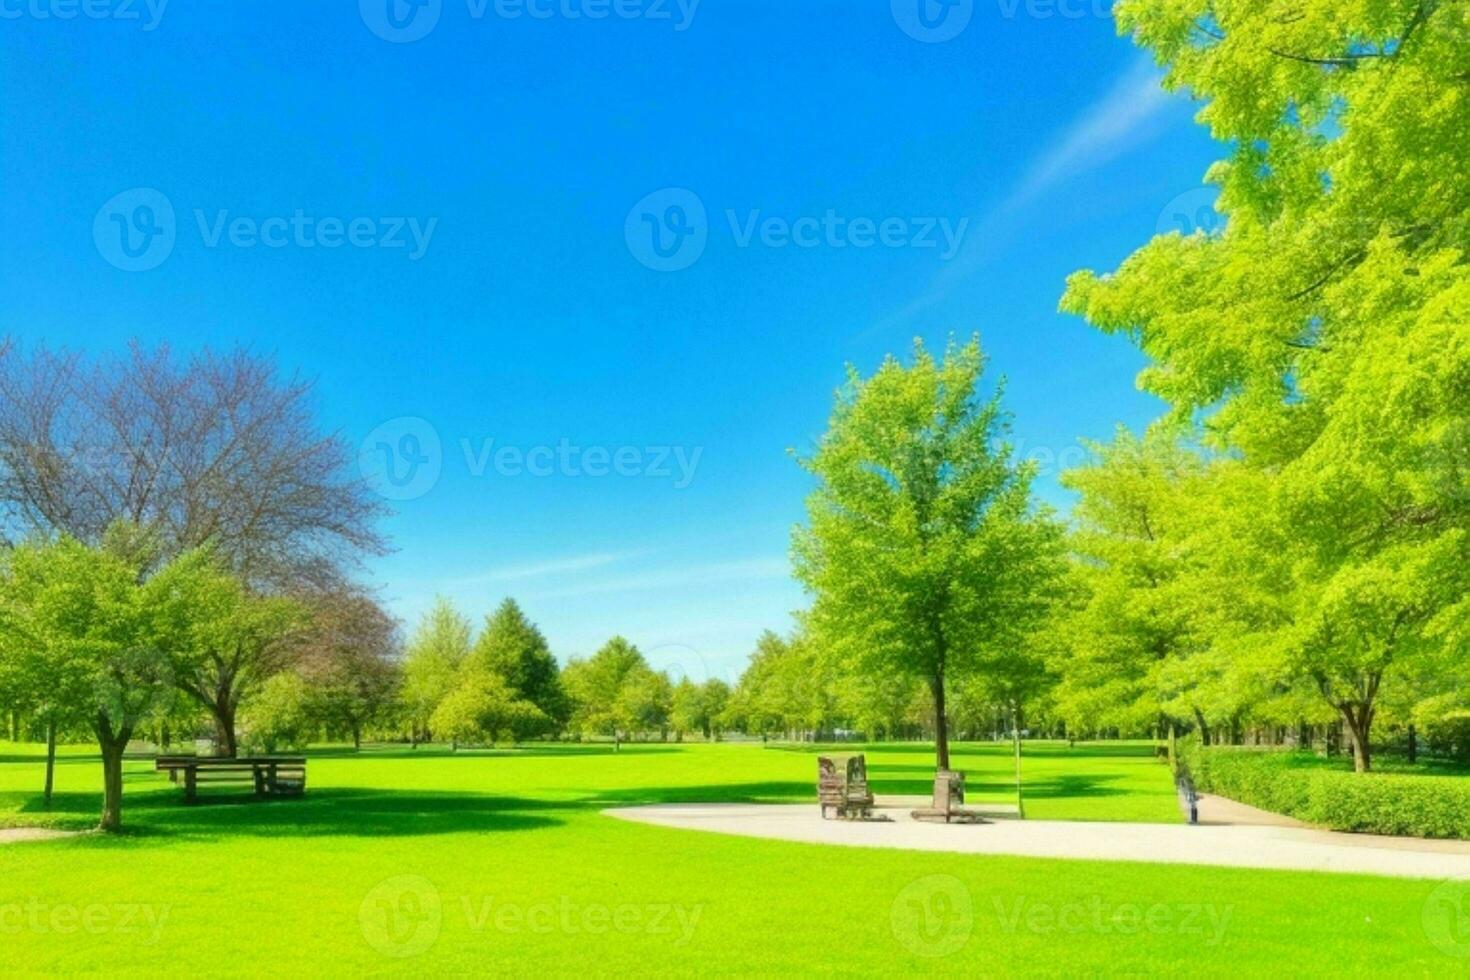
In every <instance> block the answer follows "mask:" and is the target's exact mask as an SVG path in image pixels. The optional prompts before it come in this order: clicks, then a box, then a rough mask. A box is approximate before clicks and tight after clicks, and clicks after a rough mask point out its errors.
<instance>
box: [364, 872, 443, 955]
mask: <svg viewBox="0 0 1470 980" xmlns="http://www.w3.org/2000/svg"><path fill="white" fill-rule="evenodd" d="M357 922H358V925H359V926H360V927H361V929H362V938H363V939H366V940H367V944H368V945H369V946H371V947H372V948H373V949H375V950H377V951H378V952H379V953H382V954H383V955H384V956H394V957H400V958H407V957H410V956H418V955H419V954H420V953H425V952H427V951H428V950H429V949H430V948H431V947H432V946H433V945H434V943H435V941H437V940H438V938H439V930H440V928H442V926H443V924H444V908H443V902H442V901H441V900H440V898H439V889H437V888H435V887H434V883H433V882H432V881H430V880H429V879H427V878H425V877H423V876H421V875H396V876H394V877H392V878H385V879H384V880H382V881H380V882H378V883H377V884H376V885H374V886H373V888H372V890H370V891H369V892H368V893H367V894H366V895H364V896H363V899H362V904H361V905H359V906H358V910H357Z"/></svg>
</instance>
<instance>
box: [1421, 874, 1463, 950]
mask: <svg viewBox="0 0 1470 980" xmlns="http://www.w3.org/2000/svg"><path fill="white" fill-rule="evenodd" d="M1421 922H1422V923H1423V925H1424V935H1426V936H1428V937H1429V941H1430V942H1431V943H1433V944H1434V948H1435V949H1437V950H1439V951H1440V952H1441V953H1444V954H1445V955H1446V956H1454V957H1456V958H1458V959H1470V879H1463V878H1462V879H1457V880H1454V881H1446V882H1442V883H1440V885H1439V886H1438V887H1437V888H1435V889H1434V891H1432V892H1430V893H1429V898H1427V899H1426V900H1425V901H1424V909H1423V912H1422V913H1421Z"/></svg>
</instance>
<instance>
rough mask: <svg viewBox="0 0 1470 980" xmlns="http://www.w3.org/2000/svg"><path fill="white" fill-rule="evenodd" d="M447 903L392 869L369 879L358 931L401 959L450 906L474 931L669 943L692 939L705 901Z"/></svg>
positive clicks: (428, 935) (472, 899)
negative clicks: (642, 938)
mask: <svg viewBox="0 0 1470 980" xmlns="http://www.w3.org/2000/svg"><path fill="white" fill-rule="evenodd" d="M455 899H456V900H453V901H449V902H446V901H445V900H444V897H443V895H442V894H441V893H440V891H439V889H438V887H437V886H435V884H434V883H433V882H432V881H430V880H429V879H428V878H425V877H423V876H422V875H413V874H408V875H395V876H394V877H392V878H387V879H384V880H383V881H380V882H378V884H376V885H374V886H373V888H372V889H371V890H369V891H368V893H367V894H366V895H365V896H363V900H362V903H361V905H359V906H358V924H359V926H360V927H361V928H362V937H363V939H365V940H366V941H367V944H368V945H369V946H371V947H372V948H373V949H375V950H377V951H378V952H379V953H382V954H383V955H384V956H392V957H395V958H398V959H407V958H409V957H413V956H419V955H422V954H423V953H426V952H428V951H429V950H430V949H432V948H433V946H434V943H435V942H437V941H438V939H439V935H440V933H441V932H442V931H443V927H444V920H445V918H446V914H447V912H448V911H450V910H452V911H454V912H456V913H458V915H459V916H461V917H462V919H463V922H462V924H463V926H464V927H465V928H466V929H468V930H469V931H470V932H472V933H476V934H482V933H485V932H496V933H500V934H501V935H517V934H522V933H530V934H532V935H538V936H546V935H552V934H554V933H562V934H563V935H568V936H576V935H587V936H600V935H606V934H608V933H617V934H619V935H624V936H647V937H649V938H652V939H656V940H663V941H667V942H669V943H671V944H672V945H675V946H684V945H687V944H688V943H689V941H690V940H691V939H693V938H694V933H695V930H696V929H697V928H698V927H699V920H700V917H701V916H702V915H703V914H704V906H703V905H682V904H679V903H677V902H619V903H616V904H612V905H608V904H603V903H600V902H582V901H576V900H574V899H572V898H571V897H570V896H567V895H562V896H560V897H559V898H557V899H555V900H550V901H536V902H522V901H513V900H507V899H505V898H498V897H496V896H494V895H459V896H455Z"/></svg>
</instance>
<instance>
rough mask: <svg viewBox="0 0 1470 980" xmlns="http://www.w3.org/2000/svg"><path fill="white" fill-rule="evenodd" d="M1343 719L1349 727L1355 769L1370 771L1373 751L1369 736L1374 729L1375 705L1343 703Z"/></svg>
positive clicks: (1340, 706)
mask: <svg viewBox="0 0 1470 980" xmlns="http://www.w3.org/2000/svg"><path fill="white" fill-rule="evenodd" d="M1338 710H1339V711H1341V712H1342V720H1343V723H1344V725H1345V727H1346V728H1347V731H1348V737H1349V739H1350V740H1351V742H1352V748H1353V769H1354V770H1355V771H1356V772H1368V771H1369V770H1370V769H1372V763H1373V760H1372V752H1371V750H1370V749H1369V747H1368V738H1369V735H1370V734H1371V733H1372V729H1373V706H1372V705H1371V704H1347V703H1344V704H1341V705H1338Z"/></svg>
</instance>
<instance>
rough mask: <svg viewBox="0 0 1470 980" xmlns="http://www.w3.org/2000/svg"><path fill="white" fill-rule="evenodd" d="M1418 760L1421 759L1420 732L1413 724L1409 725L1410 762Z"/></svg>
mask: <svg viewBox="0 0 1470 980" xmlns="http://www.w3.org/2000/svg"><path fill="white" fill-rule="evenodd" d="M1418 761H1419V733H1418V732H1416V731H1415V730H1414V726H1413V725H1410V726H1409V762H1410V763H1415V762H1418Z"/></svg>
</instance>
